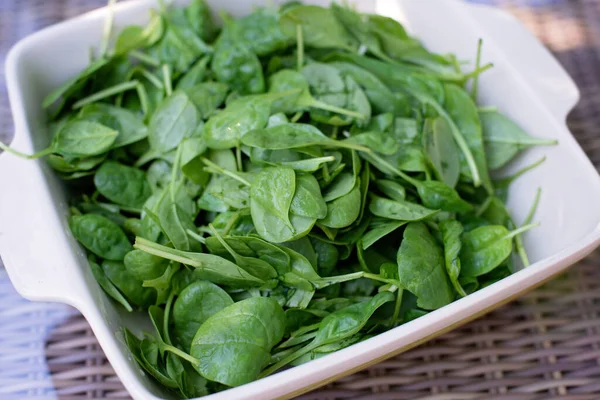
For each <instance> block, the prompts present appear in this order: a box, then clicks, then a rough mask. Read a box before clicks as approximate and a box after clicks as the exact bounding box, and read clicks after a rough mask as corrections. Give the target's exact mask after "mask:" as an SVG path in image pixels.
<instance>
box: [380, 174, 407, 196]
mask: <svg viewBox="0 0 600 400" xmlns="http://www.w3.org/2000/svg"><path fill="white" fill-rule="evenodd" d="M375 186H377V189H379V190H380V191H381V193H383V194H385V195H386V196H388V197H389V198H390V199H392V200H396V201H403V200H405V199H406V189H404V186H402V185H401V184H399V183H398V182H395V181H391V180H387V179H378V180H376V181H375Z"/></svg>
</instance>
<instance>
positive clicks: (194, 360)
mask: <svg viewBox="0 0 600 400" xmlns="http://www.w3.org/2000/svg"><path fill="white" fill-rule="evenodd" d="M161 347H162V349H163V351H168V352H169V353H173V354H175V355H176V356H178V357H180V358H183V359H184V360H185V361H187V362H189V363H190V364H194V365H198V364H200V360H198V359H197V358H195V357H192V356H191V355H189V354H188V353H186V352H184V351H182V350H179V349H178V348H177V347H175V346H171V345H170V344H166V343H162V344H161Z"/></svg>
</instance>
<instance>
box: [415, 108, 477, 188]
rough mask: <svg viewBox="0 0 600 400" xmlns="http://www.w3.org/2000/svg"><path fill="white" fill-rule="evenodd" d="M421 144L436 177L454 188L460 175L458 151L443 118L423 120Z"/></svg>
mask: <svg viewBox="0 0 600 400" xmlns="http://www.w3.org/2000/svg"><path fill="white" fill-rule="evenodd" d="M423 145H424V146H425V150H426V152H427V155H428V156H429V159H430V160H431V163H432V164H433V167H434V172H435V174H436V177H437V178H438V179H439V180H441V181H442V182H444V183H445V184H446V185H448V186H449V187H451V188H454V187H455V186H456V183H457V182H458V178H459V176H460V152H459V149H458V147H457V146H456V142H454V138H453V137H452V131H451V130H450V127H449V126H448V122H447V121H446V120H445V119H443V118H440V117H438V118H436V119H433V120H431V119H427V120H426V121H425V126H424V127H423ZM488 159H489V158H488Z"/></svg>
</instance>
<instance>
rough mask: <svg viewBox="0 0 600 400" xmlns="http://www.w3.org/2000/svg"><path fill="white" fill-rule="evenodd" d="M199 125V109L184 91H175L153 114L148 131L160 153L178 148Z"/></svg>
mask: <svg viewBox="0 0 600 400" xmlns="http://www.w3.org/2000/svg"><path fill="white" fill-rule="evenodd" d="M197 125H198V111H197V110H196V107H195V106H194V104H193V103H192V102H191V101H190V99H189V97H188V96H187V95H186V94H185V93H183V92H175V93H173V95H172V96H170V97H168V98H167V99H166V100H165V101H164V102H162V103H161V104H160V106H159V107H158V109H157V110H156V111H155V112H154V114H152V118H151V119H150V127H149V132H148V140H149V141H150V146H151V147H152V148H153V149H154V150H155V151H158V152H159V153H166V152H168V151H169V150H173V149H174V148H176V147H177V146H178V145H179V143H181V141H182V140H183V139H184V138H186V137H189V136H191V135H192V134H193V133H194V131H195V130H196V126H197Z"/></svg>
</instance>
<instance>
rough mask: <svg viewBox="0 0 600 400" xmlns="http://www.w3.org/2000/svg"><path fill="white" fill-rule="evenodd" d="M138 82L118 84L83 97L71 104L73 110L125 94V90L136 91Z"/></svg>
mask: <svg viewBox="0 0 600 400" xmlns="http://www.w3.org/2000/svg"><path fill="white" fill-rule="evenodd" d="M139 83H140V82H139V81H137V80H133V81H129V82H124V83H119V84H118V85H114V86H111V87H109V88H106V89H104V90H101V91H99V92H96V93H94V94H92V95H90V96H87V97H84V98H83V99H81V100H79V101H78V102H76V103H75V104H73V107H72V108H73V110H77V109H79V108H81V107H83V106H85V105H86V104H90V103H95V102H96V101H98V100H102V99H105V98H107V97H111V96H114V95H115V94H119V93H123V92H126V91H127V90H131V89H136V88H137V86H138V84H139Z"/></svg>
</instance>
